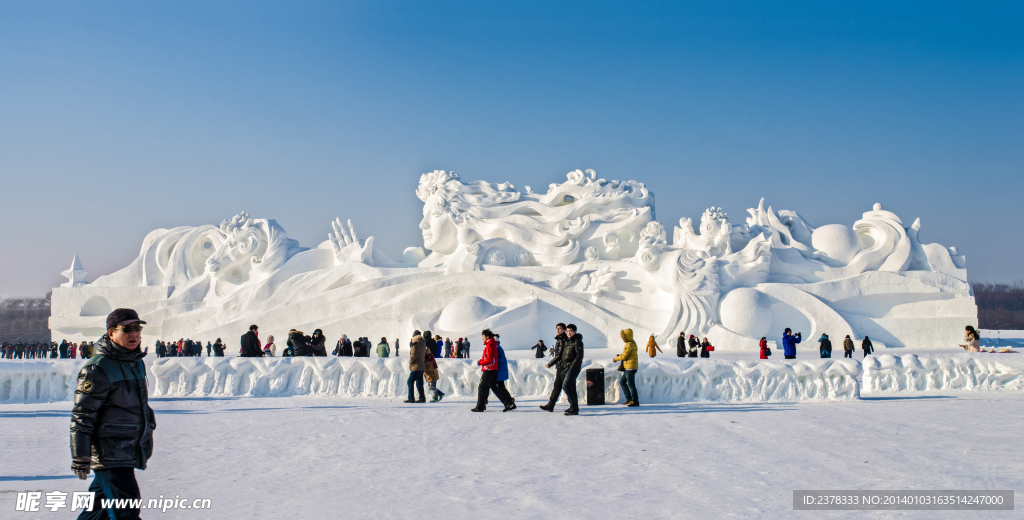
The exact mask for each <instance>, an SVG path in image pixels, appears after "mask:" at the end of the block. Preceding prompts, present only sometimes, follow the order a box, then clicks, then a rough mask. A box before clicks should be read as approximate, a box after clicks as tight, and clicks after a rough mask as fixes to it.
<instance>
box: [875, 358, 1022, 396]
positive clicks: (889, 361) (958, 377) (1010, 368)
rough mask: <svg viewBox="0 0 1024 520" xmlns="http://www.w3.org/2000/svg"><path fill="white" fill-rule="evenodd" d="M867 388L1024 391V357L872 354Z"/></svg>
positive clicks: (889, 390) (891, 391)
mask: <svg viewBox="0 0 1024 520" xmlns="http://www.w3.org/2000/svg"><path fill="white" fill-rule="evenodd" d="M863 366H864V390H865V391H867V392H872V393H875V392H878V393H885V394H898V393H904V392H925V391H933V390H938V391H950V390H954V391H955V390H959V391H972V390H980V391H1016V392H1021V391H1024V359H1021V358H1020V356H1014V355H1012V354H981V355H978V354H956V355H953V356H915V355H913V354H911V355H906V356H890V355H880V356H871V357H869V358H868V359H866V360H865V362H864V365H863Z"/></svg>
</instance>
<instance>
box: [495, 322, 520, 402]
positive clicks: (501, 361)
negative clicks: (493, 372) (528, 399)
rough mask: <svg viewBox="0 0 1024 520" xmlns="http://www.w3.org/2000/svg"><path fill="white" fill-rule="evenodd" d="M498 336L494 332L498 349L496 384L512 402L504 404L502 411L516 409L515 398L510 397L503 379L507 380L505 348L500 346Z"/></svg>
mask: <svg viewBox="0 0 1024 520" xmlns="http://www.w3.org/2000/svg"><path fill="white" fill-rule="evenodd" d="M498 338H499V336H498V335H497V334H495V335H494V339H495V340H497V341H498V344H497V345H496V346H495V348H497V349H498V382H497V386H498V390H500V391H501V392H502V394H503V395H506V396H508V400H509V401H510V402H511V403H512V404H508V405H505V409H504V410H502V411H503V412H507V411H509V410H515V409H516V400H515V398H514V397H512V394H511V393H510V392H509V391H508V388H506V387H505V381H508V359H506V358H505V349H503V348H501V340H500V339H498Z"/></svg>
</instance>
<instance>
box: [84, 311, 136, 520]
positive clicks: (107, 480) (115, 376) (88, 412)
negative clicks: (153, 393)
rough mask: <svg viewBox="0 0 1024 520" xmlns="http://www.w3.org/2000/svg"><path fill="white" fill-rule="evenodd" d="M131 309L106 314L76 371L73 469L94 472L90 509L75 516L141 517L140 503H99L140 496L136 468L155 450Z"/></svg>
mask: <svg viewBox="0 0 1024 520" xmlns="http://www.w3.org/2000/svg"><path fill="white" fill-rule="evenodd" d="M145 324H146V322H144V321H142V320H140V319H139V314H138V313H137V312H135V311H134V310H133V309H114V311H113V312H111V313H110V314H109V315H108V316H107V322H106V325H107V333H106V334H104V335H103V337H102V338H100V340H99V343H98V344H97V345H96V352H95V354H96V355H95V356H93V357H92V358H90V359H89V361H88V362H87V363H86V364H85V365H84V366H83V367H82V369H81V371H79V373H78V383H77V385H76V387H75V407H74V408H73V409H72V411H71V471H73V472H74V474H75V475H76V476H77V477H78V478H80V479H82V480H85V479H86V478H87V476H88V475H89V472H90V471H92V472H93V474H94V475H95V477H94V478H93V481H92V484H90V485H89V491H91V492H93V493H95V495H94V500H93V502H92V506H91V507H90V509H88V510H86V509H83V511H82V512H81V514H80V515H79V516H78V518H79V520H83V519H85V520H100V519H105V518H110V519H115V518H127V519H137V518H139V509H133V508H132V506H131V505H127V507H117V508H114V507H111V508H108V509H106V510H104V509H100V507H101V504H102V503H103V502H105V501H106V500H117V499H141V497H142V495H141V493H140V491H139V483H138V481H137V480H136V479H135V470H136V469H143V470H144V469H146V462H147V461H148V460H149V458H150V456H152V455H153V430H155V429H156V415H155V414H154V413H153V409H152V408H150V406H149V391H148V390H147V388H146V364H145V363H144V362H143V361H142V358H143V357H144V356H145V354H144V353H142V352H141V349H140V348H139V345H140V344H141V343H142V326H143V325H145Z"/></svg>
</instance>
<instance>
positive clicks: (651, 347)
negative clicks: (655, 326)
mask: <svg viewBox="0 0 1024 520" xmlns="http://www.w3.org/2000/svg"><path fill="white" fill-rule="evenodd" d="M658 352H661V353H662V354H664V352H662V350H661V347H659V346H658V342H657V341H654V334H651V339H649V340H647V355H648V356H651V357H654V356H656V355H658Z"/></svg>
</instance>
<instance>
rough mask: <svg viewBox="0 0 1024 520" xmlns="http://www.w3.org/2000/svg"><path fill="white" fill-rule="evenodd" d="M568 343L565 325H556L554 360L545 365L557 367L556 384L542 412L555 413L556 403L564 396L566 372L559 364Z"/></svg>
mask: <svg viewBox="0 0 1024 520" xmlns="http://www.w3.org/2000/svg"><path fill="white" fill-rule="evenodd" d="M567 341H569V337H568V336H566V335H565V324H564V323H559V324H558V325H555V345H554V346H553V347H551V354H552V358H551V361H549V362H548V364H547V365H544V366H546V367H548V368H551V366H552V365H555V384H554V385H553V388H552V389H551V397H549V398H548V402H547V404H542V405H540V408H541V410H547V411H549V412H553V411H555V403H557V402H558V397H559V396H561V395H562V381H563V380H564V379H565V372H564V371H563V370H562V365H561V364H559V363H558V360H559V359H560V358H561V356H562V351H564V350H565V343H566V342H567Z"/></svg>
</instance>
